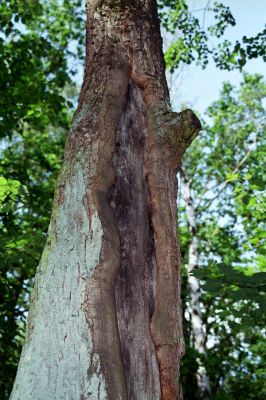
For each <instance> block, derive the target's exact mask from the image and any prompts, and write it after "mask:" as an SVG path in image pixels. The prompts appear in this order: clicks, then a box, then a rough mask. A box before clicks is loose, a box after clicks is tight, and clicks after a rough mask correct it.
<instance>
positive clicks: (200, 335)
mask: <svg viewBox="0 0 266 400" xmlns="http://www.w3.org/2000/svg"><path fill="white" fill-rule="evenodd" d="M180 176H181V180H182V184H183V198H184V201H185V205H186V213H187V219H188V226H189V231H190V235H191V241H190V244H189V250H188V264H187V273H188V286H189V291H190V317H191V327H192V334H193V341H194V347H195V349H196V350H197V351H198V352H199V354H202V355H204V354H205V352H206V333H205V330H204V323H203V320H202V310H201V304H200V284H199V280H198V279H197V278H196V277H195V276H194V275H192V274H191V273H192V272H193V270H195V269H197V268H198V266H199V240H198V236H197V218H196V212H195V207H194V204H193V198H192V195H191V190H190V184H189V181H188V179H187V176H186V171H185V170H184V169H183V168H181V169H180ZM198 364H199V368H198V371H197V382H198V387H199V391H200V393H201V396H202V399H204V400H208V399H210V398H211V388H210V379H209V376H208V374H207V371H206V368H205V366H204V365H203V363H202V361H201V360H200V359H198Z"/></svg>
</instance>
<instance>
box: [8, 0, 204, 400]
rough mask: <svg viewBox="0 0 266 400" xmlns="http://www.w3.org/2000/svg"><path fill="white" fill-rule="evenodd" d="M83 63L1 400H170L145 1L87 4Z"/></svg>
mask: <svg viewBox="0 0 266 400" xmlns="http://www.w3.org/2000/svg"><path fill="white" fill-rule="evenodd" d="M87 12H88V25H87V26H88V29H87V61H86V69H85V75H84V83H83V87H82V91H81V94H80V99H79V106H78V109H77V112H76V114H75V117H74V121H73V125H72V128H71V130H70V133H69V136H68V140H67V145H66V149H65V159H64V163H63V168H62V173H61V176H60V178H59V181H58V185H57V189H56V194H55V200H54V205H53V213H52V219H51V224H50V228H49V234H48V241H47V244H46V247H45V250H44V253H43V256H42V259H41V263H40V266H39V268H38V272H37V276H36V282H35V288H34V291H33V299H32V304H31V309H30V315H29V321H28V331H27V338H26V343H25V346H24V349H23V352H22V356H21V361H20V365H19V369H18V374H17V378H16V381H15V385H14V389H13V392H12V395H11V399H12V400H19V399H20V400H24V399H25V400H48V399H49V400H57V399H66V400H70V399H71V400H78V399H79V400H87V399H114V400H119V399H123V400H124V399H130V400H134V399H139V400H144V399H145V400H149V399H150V400H156V399H164V400H165V399H168V400H169V399H181V392H180V387H179V380H178V377H179V361H180V358H181V357H182V354H183V352H184V345H183V337H182V321H181V311H180V281H179V263H180V255H179V248H178V242H177V236H176V191H177V183H176V169H177V166H178V164H180V160H181V156H182V154H183V153H184V151H185V149H186V148H187V146H188V145H189V144H190V143H191V141H192V139H193V138H194V136H195V135H196V134H197V132H198V130H199V129H200V123H199V121H198V119H197V118H196V117H195V115H194V114H193V113H192V112H191V111H190V110H186V111H184V112H182V113H180V114H177V113H172V112H171V111H170V107H169V98H168V90H167V85H166V81H165V71H164V63H163V54H162V43H161V37H160V30H159V22H158V17H157V7H156V1H155V0H139V1H131V0H127V1H125V0H124V1H119V0H109V1H108V0H105V1H103V0H101V1H100V0H91V1H89V3H88V6H87Z"/></svg>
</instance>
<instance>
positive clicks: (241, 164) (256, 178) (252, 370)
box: [180, 74, 266, 399]
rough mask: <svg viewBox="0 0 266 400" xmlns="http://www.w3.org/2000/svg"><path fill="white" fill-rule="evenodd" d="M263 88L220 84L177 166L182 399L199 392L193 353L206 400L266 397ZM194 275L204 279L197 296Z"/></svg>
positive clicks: (253, 79) (246, 82)
mask: <svg viewBox="0 0 266 400" xmlns="http://www.w3.org/2000/svg"><path fill="white" fill-rule="evenodd" d="M265 95H266V86H265V82H264V81H263V78H262V76H260V75H248V74H245V75H244V76H243V81H242V83H241V85H240V87H239V88H234V87H233V86H232V85H231V84H229V83H225V84H224V86H223V89H222V91H221V94H220V98H219V99H218V101H216V102H214V103H213V104H212V105H211V106H210V107H209V109H208V111H207V116H208V124H206V125H205V130H204V132H203V134H202V135H201V137H200V138H199V139H197V141H196V142H195V143H194V145H193V146H192V148H191V149H190V151H189V152H188V154H187V155H186V157H185V159H184V163H183V166H182V172H181V174H180V175H181V180H182V187H183V195H184V200H183V201H184V208H183V212H182V213H181V215H180V216H181V219H180V224H181V226H183V228H182V233H181V234H180V237H181V238H183V240H184V238H186V240H185V241H184V242H183V246H181V248H182V249H183V251H184V266H186V269H187V270H188V272H189V277H188V283H189V284H190V286H189V287H190V290H189V291H187V290H186V289H185V288H184V290H183V293H184V301H185V302H186V303H187V308H186V319H187V322H186V324H185V326H186V333H185V337H186V338H187V351H188V353H189V355H188V356H187V358H185V359H184V365H186V364H187V363H188V367H187V369H186V367H184V370H183V373H184V375H183V376H184V381H185V383H184V385H183V387H184V391H185V396H186V398H188V399H189V398H191V399H192V398H193V399H195V398H196V397H195V385H196V380H195V378H193V374H192V373H191V371H190V372H188V368H189V369H190V365H191V362H192V360H194V361H193V364H194V365H196V364H197V363H199V365H200V366H201V368H202V367H204V369H205V371H207V376H208V377H209V379H210V384H211V392H212V396H211V398H214V399H225V398H227V399H228V398H229V399H231V398H232V399H235V398H236V397H237V398H242V396H243V399H244V398H246V399H247V398H250V399H251V398H253V396H254V393H256V398H261V399H262V398H263V397H264V395H265V384H264V383H263V382H264V380H265V373H266V370H265V369H264V368H263V367H262V365H263V363H265V360H264V355H263V352H261V353H260V354H258V351H257V349H258V348H260V349H262V348H264V345H265V343H264V341H263V333H262V332H261V328H262V327H263V321H264V318H265V288H266V273H265V211H264V208H265V172H264V161H263V160H264V159H265V150H266V149H265V143H266V142H265V121H266V119H265V108H264V100H265ZM185 210H186V211H185ZM191 216H192V217H193V218H191ZM195 227H196V228H197V229H195ZM187 229H189V232H188V231H187ZM185 249H186V251H185ZM191 253H192V254H193V257H192V256H191ZM197 268H200V269H199V270H198V271H195V270H194V269H197ZM193 270H194V272H193ZM198 278H200V279H202V280H205V284H204V285H203V286H202V288H203V292H201V293H200V285H199V281H198ZM184 281H185V282H184V285H186V282H187V278H186V276H184ZM191 282H192V283H191ZM191 285H192V290H191ZM191 293H192V302H191V300H190V299H189V298H190V297H191ZM187 295H188V297H187ZM193 296H195V297H193ZM195 298H196V300H195ZM197 307H199V312H198V310H197ZM199 317H200V318H199ZM194 318H195V319H196V321H194ZM193 324H195V325H196V329H195V327H194V325H193ZM199 328H200V330H199ZM197 335H199V337H197ZM197 341H199V342H200V345H201V346H202V347H199V345H198V344H197ZM255 343H256V345H255ZM195 350H196V352H195ZM196 371H197V368H196V369H195V371H194V374H195V375H194V376H196V375H197V373H196ZM244 376H249V379H248V384H245V382H246V379H244ZM193 381H194V383H195V385H194V387H193V385H191V383H192V382H193ZM188 382H189V383H190V384H188ZM202 395H204V393H202ZM198 398H202V396H200V395H199V397H198Z"/></svg>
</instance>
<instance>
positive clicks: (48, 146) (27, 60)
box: [0, 0, 85, 400]
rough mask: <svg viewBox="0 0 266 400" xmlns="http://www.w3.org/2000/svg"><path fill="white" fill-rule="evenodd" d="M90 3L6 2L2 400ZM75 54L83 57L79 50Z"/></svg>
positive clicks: (0, 222) (0, 107) (2, 24)
mask: <svg viewBox="0 0 266 400" xmlns="http://www.w3.org/2000/svg"><path fill="white" fill-rule="evenodd" d="M81 6H82V1H81V0H75V1H69V0H51V1H46V0H36V1H35V0H34V1H23V0H20V1H17V0H6V1H4V2H0V31H1V34H0V84H1V88H2V90H1V91H0V139H2V141H1V154H0V265H1V268H0V304H1V306H0V360H1V361H0V397H1V399H3V400H5V399H8V398H9V393H10V390H11V388H12V385H13V381H14V376H15V373H16V369H17V363H18V359H19V356H20V351H21V346H22V343H23V338H24V332H25V321H26V316H27V310H28V306H29V296H30V287H31V285H32V280H33V277H34V274H35V271H36V267H37V265H38V262H39V259H40V255H41V252H42V249H43V246H44V243H45V240H46V232H47V228H48V224H49V220H50V211H51V205H52V199H53V192H54V185H55V180H56V177H57V175H58V173H59V171H60V165H61V160H62V156H63V150H64V142H65V137H66V132H67V129H68V127H69V125H70V121H71V114H72V112H73V104H74V102H75V101H76V96H77V90H76V85H75V82H74V80H73V76H74V74H75V72H76V68H77V67H78V65H79V63H80V61H81V59H80V56H81V54H82V58H83V57H84V54H85V52H84V41H85V35H81V34H80V33H81V32H84V31H85V21H84V11H83V10H82V9H81ZM74 48H75V53H74V52H73V50H72V49H74Z"/></svg>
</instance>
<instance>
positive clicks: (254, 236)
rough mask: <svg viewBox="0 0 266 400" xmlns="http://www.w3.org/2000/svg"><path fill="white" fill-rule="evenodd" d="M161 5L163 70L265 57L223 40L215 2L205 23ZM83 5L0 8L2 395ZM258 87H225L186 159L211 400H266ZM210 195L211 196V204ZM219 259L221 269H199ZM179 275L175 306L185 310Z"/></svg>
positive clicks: (52, 177) (38, 241)
mask: <svg viewBox="0 0 266 400" xmlns="http://www.w3.org/2000/svg"><path fill="white" fill-rule="evenodd" d="M158 6H159V11H160V18H161V22H162V24H163V26H164V28H165V29H166V30H167V31H168V32H169V33H171V34H178V38H177V40H176V42H174V43H173V44H172V45H171V46H170V48H169V49H168V50H167V51H166V55H165V57H166V61H167V65H168V67H169V68H170V69H171V70H173V69H174V68H176V67H177V66H178V65H179V63H180V62H185V63H192V62H196V63H198V64H199V65H201V66H202V67H205V66H206V65H207V63H208V60H209V58H210V57H213V59H214V60H215V63H216V65H217V66H218V67H219V68H226V69H233V68H241V67H242V66H243V65H244V64H245V62H246V60H247V59H251V58H254V57H262V58H263V59H265V54H264V51H263V46H265V31H263V32H261V33H258V35H257V36H256V37H254V38H246V37H243V39H242V41H241V43H240V42H237V43H235V44H231V43H229V42H227V41H220V40H221V38H222V37H223V35H224V33H225V31H226V29H227V27H228V26H234V25H235V19H234V17H233V16H232V14H231V12H230V9H229V8H228V7H226V6H224V5H223V4H222V3H215V4H214V5H213V6H212V7H209V10H203V15H202V17H203V18H202V19H203V21H202V23H201V21H200V19H199V18H198V17H195V13H194V12H192V10H189V8H188V5H187V2H186V1H185V0H181V1H176V0H175V1H173V0H172V1H171V0H169V1H167V0H164V1H159V2H158ZM81 7H82V0H72V1H70V0H49V1H48V0H28V1H26V0H19V1H18V0H5V1H1V2H0V84H1V88H2V90H1V91H0V138H1V140H2V141H1V147H0V149H1V153H0V265H1V268H0V397H1V399H3V400H5V399H8V397H9V393H10V390H11V387H12V385H13V380H14V376H15V373H16V368H17V362H18V359H19V355H20V351H21V346H22V343H23V339H24V332H25V320H26V316H27V310H28V305H29V296H30V287H31V284H32V280H33V277H34V274H35V270H36V266H37V264H38V261H39V258H40V254H41V251H42V249H43V246H44V243H45V240H46V231H47V227H48V224H49V220H50V210H51V204H52V198H53V191H54V185H55V181H56V177H57V175H58V173H59V170H60V164H61V160H62V157H63V149H64V141H65V136H66V131H67V129H68V127H69V124H70V119H71V113H72V111H73V103H75V100H76V95H77V91H76V87H75V83H74V81H73V75H74V73H75V70H76V67H77V65H78V63H79V62H80V59H81V58H82V57H83V55H84V54H85V52H84V41H85V34H84V32H85V22H84V15H85V13H84V10H82V8H81ZM207 11H208V12H210V13H213V16H214V24H212V25H210V26H208V27H205V26H204V25H205V23H204V19H205V18H204V14H205V13H206V12H207ZM210 37H216V38H218V39H219V42H218V45H217V48H211V47H210V41H209V39H210ZM191 43H193V45H191ZM73 49H75V50H73ZM265 92H266V88H265V84H264V82H263V80H262V78H261V77H260V76H258V75H254V76H251V75H245V76H244V79H243V83H242V85H241V87H240V89H238V90H237V89H235V88H234V87H233V86H232V85H230V84H225V85H224V87H223V90H222V93H221V96H220V98H219V100H218V101H217V102H215V103H214V104H213V105H212V106H211V107H210V108H209V110H208V120H209V121H211V123H210V124H209V125H207V124H206V128H205V132H204V133H203V134H202V135H201V137H200V139H199V140H198V142H197V143H195V145H194V146H193V147H192V148H191V150H190V153H188V155H187V158H186V160H185V166H186V168H187V170H188V171H189V173H190V176H191V177H193V188H192V189H193V197H194V198H195V199H197V200H198V207H197V215H198V218H199V224H198V230H199V237H200V240H201V248H200V251H201V266H202V267H206V269H204V270H203V272H204V273H205V275H202V276H201V278H202V279H203V280H204V281H205V286H204V287H203V303H204V309H205V314H204V316H203V317H204V323H205V325H206V329H207V331H208V335H209V338H211V339H213V340H214V343H213V344H212V346H211V348H210V349H209V350H208V352H207V354H206V355H205V356H201V358H202V360H203V362H204V364H205V365H206V368H207V370H208V373H209V375H210V377H211V383H212V388H213V393H214V399H215V400H218V399H219V400H221V399H222V400H223V399H227V400H228V399H229V400H235V399H236V398H237V399H240V400H242V399H243V400H244V399H245V400H249V399H253V398H254V393H255V397H256V399H258V400H260V399H264V398H265V384H264V382H265V369H264V363H265V359H264V358H263V353H264V354H265V342H263V339H262V334H263V333H260V329H261V328H262V323H263V320H262V315H261V307H262V305H263V302H264V299H262V297H263V294H264V292H265V274H264V272H265V215H266V214H265V192H264V187H265V173H264V164H263V159H265V153H266V149H265V133H264V132H265V111H264V107H263V98H264V97H265ZM247 154H248V156H247V158H246V160H244V162H243V163H242V164H241V160H243V159H244V158H245V157H246V155H247ZM221 155H222V156H221ZM239 163H240V164H241V165H238V164H239ZM217 193H218V194H219V197H217V198H215V199H214V200H213V197H215V194H217ZM182 209H183V208H182V207H181V210H182ZM183 210H184V209H183ZM182 221H183V222H182ZM180 222H181V227H180V229H181V232H182V234H181V241H182V251H183V258H184V262H186V260H187V252H186V249H187V247H188V244H189V241H190V235H189V231H188V229H187V227H186V219H185V216H184V212H183V213H182V212H181V220H180ZM217 260H221V261H222V264H221V263H218V264H215V265H216V266H215V268H211V267H210V268H208V266H211V265H214V261H217ZM208 271H209V274H208V275H206V272H208ZM183 275H184V278H183V284H184V290H183V297H184V300H183V304H188V291H187V288H186V279H187V278H186V275H185V274H183ZM262 278H263V279H262ZM184 329H185V337H186V340H187V356H186V357H185V358H184V360H183V361H182V374H183V382H184V391H185V398H186V399H187V400H189V399H193V400H197V399H199V393H198V392H197V387H196V378H195V374H196V371H197V367H198V364H197V363H198V361H197V358H198V356H199V355H198V354H197V352H196V351H195V349H194V348H193V343H192V342H191V341H190V337H191V327H190V323H189V321H186V320H185V323H184ZM247 376H248V379H246V377H247ZM252 393H253V394H252Z"/></svg>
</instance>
